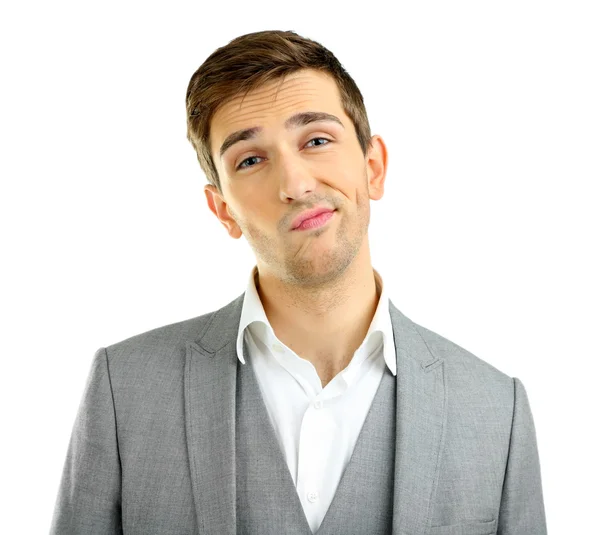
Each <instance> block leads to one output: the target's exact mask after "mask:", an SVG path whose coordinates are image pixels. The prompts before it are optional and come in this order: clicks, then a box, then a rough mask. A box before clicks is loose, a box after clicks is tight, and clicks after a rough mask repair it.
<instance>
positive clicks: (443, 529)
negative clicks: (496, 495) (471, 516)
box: [427, 519, 496, 535]
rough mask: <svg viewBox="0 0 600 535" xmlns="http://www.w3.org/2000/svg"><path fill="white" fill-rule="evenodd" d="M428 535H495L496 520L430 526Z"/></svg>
mask: <svg viewBox="0 0 600 535" xmlns="http://www.w3.org/2000/svg"><path fill="white" fill-rule="evenodd" d="M427 534H428V535H495V534H496V520H495V519H494V520H489V521H487V522H464V523H461V524H448V525H445V526H430V527H429V528H427Z"/></svg>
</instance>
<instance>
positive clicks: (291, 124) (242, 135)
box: [219, 111, 344, 158]
mask: <svg viewBox="0 0 600 535" xmlns="http://www.w3.org/2000/svg"><path fill="white" fill-rule="evenodd" d="M322 121H331V122H334V123H337V124H339V125H340V126H341V127H342V128H344V124H343V123H342V121H340V119H339V118H338V117H336V116H335V115H332V114H331V113H325V112H321V111H304V112H299V113H295V114H294V115H292V116H291V117H288V118H287V120H286V121H285V124H284V126H285V128H286V130H291V129H292V128H298V127H300V126H306V125H307V124H310V123H315V122H322ZM260 132H262V127H261V126H254V127H252V128H244V129H243V130H238V131H237V132H233V133H232V134H229V135H228V136H227V137H226V138H225V141H223V144H222V145H221V148H220V149H219V157H220V158H222V157H223V154H224V153H225V151H227V150H228V149H229V148H230V147H231V146H233V145H235V144H236V143H238V142H239V141H245V140H247V139H252V138H254V137H256V136H257V135H258V134H259V133H260Z"/></svg>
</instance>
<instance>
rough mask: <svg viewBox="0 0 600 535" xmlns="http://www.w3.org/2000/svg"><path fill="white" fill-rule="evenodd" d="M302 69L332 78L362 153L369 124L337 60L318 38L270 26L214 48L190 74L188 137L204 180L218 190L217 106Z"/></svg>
mask: <svg viewBox="0 0 600 535" xmlns="http://www.w3.org/2000/svg"><path fill="white" fill-rule="evenodd" d="M301 69H315V70H317V71H321V72H325V73H327V74H329V75H330V76H331V77H332V78H333V80H334V81H335V82H336V84H337V87H338V89H339V92H340V95H341V104H342V107H343V109H344V111H345V113H346V114H347V115H348V117H349V118H350V119H351V121H352V123H353V124H354V129H355V130H356V136H357V138H358V142H359V145H360V147H361V150H362V152H363V154H364V155H365V156H366V154H367V149H368V148H369V146H370V144H371V128H370V126H369V120H368V118H367V112H366V109H365V105H364V101H363V97H362V94H361V92H360V90H359V89H358V86H357V85H356V83H355V82H354V80H353V79H352V78H351V77H350V75H349V74H348V73H347V72H346V70H345V69H344V67H342V65H341V63H340V62H339V61H338V59H337V58H336V57H335V56H334V55H333V54H332V53H331V52H330V51H329V50H328V49H327V48H325V47H324V46H322V45H321V44H320V43H317V42H316V41H313V40H311V39H307V38H304V37H301V36H299V35H298V34H296V33H295V32H293V31H281V30H268V31H260V32H253V33H248V34H245V35H241V36H240V37H236V38H235V39H233V40H232V41H230V42H229V43H228V44H227V45H225V46H222V47H220V48H218V49H216V50H215V51H214V52H213V53H212V54H211V55H210V56H209V57H208V58H207V59H206V60H205V61H204V63H203V64H202V65H201V66H200V67H199V68H198V70H196V72H195V73H194V74H193V75H192V77H191V79H190V82H189V84H188V88H187V92H186V97H185V104H186V112H187V138H188V140H189V141H190V143H191V144H192V146H193V147H194V149H195V151H196V155H197V157H198V162H200V167H201V168H202V170H203V171H204V173H205V175H206V178H207V179H208V181H209V182H210V183H211V184H212V185H214V186H216V188H217V190H218V191H219V192H220V193H221V194H222V193H223V190H222V187H221V181H220V179H219V175H218V173H217V169H216V167H215V164H214V161H213V158H212V155H211V151H210V131H209V130H210V121H211V119H212V117H213V116H214V114H215V112H216V111H217V109H218V108H219V107H220V106H222V105H223V104H225V103H226V102H228V101H230V100H232V99H234V98H236V97H237V96H239V95H240V94H241V93H242V92H244V91H245V93H244V97H245V96H246V95H247V93H248V92H249V91H251V90H252V89H255V88H258V87H259V86H261V85H263V84H266V83H268V82H271V81H274V80H277V79H281V78H283V77H285V76H286V75H287V74H291V73H293V72H296V71H298V70H301Z"/></svg>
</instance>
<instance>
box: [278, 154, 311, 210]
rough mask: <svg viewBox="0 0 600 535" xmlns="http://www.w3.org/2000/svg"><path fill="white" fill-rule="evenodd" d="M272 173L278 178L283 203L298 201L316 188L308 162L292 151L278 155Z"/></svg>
mask: <svg viewBox="0 0 600 535" xmlns="http://www.w3.org/2000/svg"><path fill="white" fill-rule="evenodd" d="M274 172H275V173H277V176H278V177H279V196H280V197H281V200H282V201H284V202H285V201H287V200H288V199H299V198H301V197H303V196H304V195H306V194H307V193H311V192H313V191H315V189H316V187H317V180H316V178H315V176H314V172H313V170H312V169H311V168H310V165H309V164H308V162H306V161H305V160H304V159H303V158H302V156H301V155H300V154H295V153H294V152H293V151H292V150H287V151H285V152H284V151H282V152H281V153H280V155H279V157H278V158H277V165H276V166H275V169H274Z"/></svg>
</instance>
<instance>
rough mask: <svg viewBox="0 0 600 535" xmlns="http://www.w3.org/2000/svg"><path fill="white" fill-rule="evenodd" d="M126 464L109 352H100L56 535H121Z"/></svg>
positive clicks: (65, 475) (79, 421)
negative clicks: (122, 457)
mask: <svg viewBox="0 0 600 535" xmlns="http://www.w3.org/2000/svg"><path fill="white" fill-rule="evenodd" d="M122 533H123V531H122V528H121V462H120V458H119V449H118V441H117V431H116V418H115V408H114V402H113V395H112V386H111V381H110V375H109V369H108V355H107V352H106V349H105V348H100V349H98V350H97V351H96V353H95V355H94V359H93V362H92V366H91V370H90V372H89V375H88V378H87V383H86V386H85V390H84V393H83V398H82V400H81V402H80V405H79V409H78V412H77V417H76V419H75V424H74V426H73V430H72V433H71V438H70V442H69V447H68V450H67V458H66V461H65V464H64V467H63V472H62V479H61V481H60V487H59V490H58V497H57V499H56V503H55V507H54V515H53V518H52V525H51V527H50V535H80V534H81V535H83V534H85V535H95V534H98V535H100V534H102V535H117V534H122Z"/></svg>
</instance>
